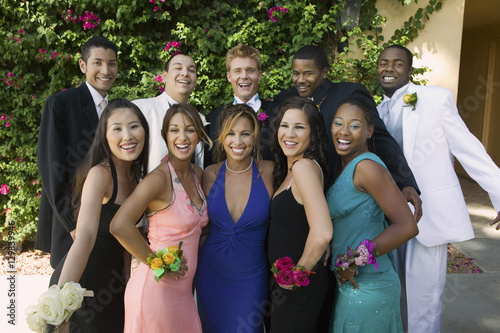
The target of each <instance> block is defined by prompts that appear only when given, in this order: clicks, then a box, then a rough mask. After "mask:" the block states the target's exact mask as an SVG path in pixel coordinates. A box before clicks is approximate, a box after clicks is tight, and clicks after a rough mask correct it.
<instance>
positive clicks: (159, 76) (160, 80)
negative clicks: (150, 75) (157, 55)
mask: <svg viewBox="0 0 500 333" xmlns="http://www.w3.org/2000/svg"><path fill="white" fill-rule="evenodd" d="M153 81H156V82H163V79H162V78H161V74H160V75H158V76H156V77H155V78H154V79H153Z"/></svg>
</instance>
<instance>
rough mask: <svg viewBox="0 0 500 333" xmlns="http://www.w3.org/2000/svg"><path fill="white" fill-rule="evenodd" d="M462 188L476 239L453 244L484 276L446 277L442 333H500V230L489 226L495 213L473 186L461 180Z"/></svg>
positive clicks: (482, 192) (484, 195) (453, 275)
mask: <svg viewBox="0 0 500 333" xmlns="http://www.w3.org/2000/svg"><path fill="white" fill-rule="evenodd" d="M461 185H462V189H463V191H464V196H465V200H466V201H467V208H468V210H469V214H470V217H471V220H472V226H473V228H474V233H475V235H476V237H475V238H474V239H472V240H469V241H466V242H462V243H453V244H452V245H453V246H454V247H455V248H456V249H458V250H459V251H460V252H461V253H463V254H464V255H465V256H466V257H470V258H473V259H474V262H475V263H476V264H477V265H478V266H479V267H480V268H481V270H482V271H483V273H482V274H448V275H447V278H446V289H445V292H444V295H443V310H442V318H441V332H442V333H470V332H474V333H483V332H500V230H495V228H493V227H491V226H490V225H489V222H490V221H491V220H492V219H493V218H495V216H496V215H497V213H496V212H495V210H494V209H493V206H492V205H491V202H490V199H489V197H488V194H487V193H486V192H484V191H483V190H482V189H481V188H480V187H479V186H478V185H477V184H476V183H473V182H471V181H468V180H465V179H461ZM499 191H500V189H499Z"/></svg>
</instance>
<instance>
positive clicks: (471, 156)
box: [377, 45, 500, 333]
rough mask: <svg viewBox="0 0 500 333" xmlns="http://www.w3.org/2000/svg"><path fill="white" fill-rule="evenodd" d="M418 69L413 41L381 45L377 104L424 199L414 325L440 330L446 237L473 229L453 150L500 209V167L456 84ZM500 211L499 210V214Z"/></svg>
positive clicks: (412, 289) (410, 256) (409, 273)
mask: <svg viewBox="0 0 500 333" xmlns="http://www.w3.org/2000/svg"><path fill="white" fill-rule="evenodd" d="M412 72H413V67H412V54H411V52H410V51H409V50H408V49H407V48H405V47H403V46H400V45H391V46H388V47H387V48H386V49H384V50H383V51H382V52H381V53H380V56H379V59H378V63H377V79H378V82H379V83H380V85H381V86H382V88H383V89H384V93H385V95H384V100H383V102H382V103H381V104H380V105H379V106H378V107H377V110H378V112H379V114H380V118H382V119H383V121H384V123H385V125H386V127H387V130H388V131H389V132H390V133H391V135H393V137H394V138H395V139H396V141H397V142H398V143H399V145H400V146H401V148H402V149H403V153H404V156H405V158H406V160H407V161H408V165H409V166H410V169H411V170H412V172H413V175H414V176H415V179H416V181H417V183H418V186H419V188H420V191H421V198H422V202H423V216H422V218H421V220H420V221H419V224H418V228H419V235H418V236H417V237H415V238H413V239H411V240H410V241H408V243H407V244H406V253H405V254H404V257H403V259H405V261H404V262H403V264H404V266H403V268H404V269H405V271H406V273H405V277H406V297H407V305H408V332H409V333H420V332H422V333H433V332H439V331H440V323H441V296H442V294H443V291H444V287H445V282H446V264H447V262H446V260H447V244H448V243H450V242H461V241H465V240H468V239H471V238H473V237H474V232H473V230H472V226H471V222H470V218H469V214H468V211H467V207H466V204H465V200H464V198H463V194H462V191H461V188H460V183H459V181H458V177H457V175H456V173H455V170H454V158H456V159H457V160H458V161H459V162H460V163H461V164H462V166H463V167H464V168H465V170H466V171H467V173H468V174H469V175H470V176H471V177H472V178H473V179H474V180H475V181H476V182H477V183H478V184H479V185H481V187H482V188H483V189H484V190H485V191H487V192H488V194H489V196H490V198H491V201H492V203H493V205H494V206H495V209H496V210H497V211H500V191H499V188H500V169H499V168H498V167H497V166H496V165H495V163H494V162H493V161H492V159H491V158H490V157H489V156H488V154H487V153H486V150H485V149H484V147H483V145H482V144H481V142H480V141H479V140H478V139H477V138H476V137H475V136H474V135H473V134H472V133H471V132H470V131H469V130H468V128H467V126H466V125H465V123H464V122H463V120H462V119H461V118H460V116H459V114H458V110H457V107H456V105H455V100H454V98H453V94H452V92H451V91H450V90H448V89H445V88H442V87H437V86H428V87H426V86H417V85H415V84H413V83H411V82H410V76H411V74H412ZM499 219H500V213H499V214H498V216H497V217H496V219H495V220H494V221H493V222H495V221H496V222H498V221H499ZM400 254H401V250H400V249H398V256H400ZM402 287H403V285H402ZM402 306H404V304H403V305H402ZM402 312H403V309H402Z"/></svg>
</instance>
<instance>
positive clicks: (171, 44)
mask: <svg viewBox="0 0 500 333" xmlns="http://www.w3.org/2000/svg"><path fill="white" fill-rule="evenodd" d="M180 47H181V42H178V41H170V42H168V43H167V45H165V49H164V50H165V51H167V52H168V50H170V48H180Z"/></svg>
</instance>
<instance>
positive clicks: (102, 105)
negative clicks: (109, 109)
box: [97, 99, 108, 118]
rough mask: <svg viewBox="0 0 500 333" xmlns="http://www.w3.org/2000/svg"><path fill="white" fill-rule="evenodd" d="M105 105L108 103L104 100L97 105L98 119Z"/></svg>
mask: <svg viewBox="0 0 500 333" xmlns="http://www.w3.org/2000/svg"><path fill="white" fill-rule="evenodd" d="M107 105H108V102H107V101H106V100H105V99H103V100H102V101H101V103H99V107H100V108H101V109H100V110H99V112H98V113H97V115H98V116H99V118H101V114H102V112H103V111H104V109H105V108H106V106H107Z"/></svg>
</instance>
